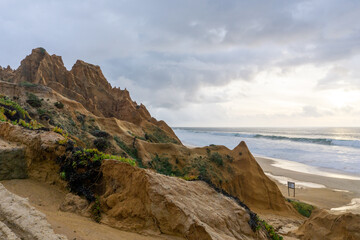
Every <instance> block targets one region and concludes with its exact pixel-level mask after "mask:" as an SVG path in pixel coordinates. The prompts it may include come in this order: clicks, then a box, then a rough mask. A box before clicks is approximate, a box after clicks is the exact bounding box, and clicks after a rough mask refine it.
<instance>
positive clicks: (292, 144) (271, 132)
mask: <svg viewBox="0 0 360 240" xmlns="http://www.w3.org/2000/svg"><path fill="white" fill-rule="evenodd" d="M173 129H174V131H175V133H176V135H177V136H178V137H179V138H180V140H181V141H182V142H183V143H184V144H185V145H190V146H200V147H202V146H208V145H210V144H216V145H224V146H226V147H228V148H230V149H233V148H234V147H236V146H237V145H238V144H239V143H240V142H241V141H245V142H246V144H247V146H248V147H249V149H250V151H251V153H252V154H253V155H254V156H262V157H268V158H273V159H280V160H287V161H291V162H296V163H301V164H305V165H307V166H312V167H314V168H313V169H317V170H321V171H327V172H336V173H347V174H351V175H356V176H360V128H188V127H187V128H185V127H175V128H173ZM310 173H311V172H310Z"/></svg>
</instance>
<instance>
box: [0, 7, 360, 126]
mask: <svg viewBox="0 0 360 240" xmlns="http://www.w3.org/2000/svg"><path fill="white" fill-rule="evenodd" d="M359 23H360V1H358V0H354V1H351V0H347V1H340V0H337V1H335V0H317V1H301V0H298V1H289V0H282V1H280V0H263V1H257V0H247V1H240V0H221V1H215V0H196V1H194V0H171V1H170V0H143V1H138V0H104V1H98V0H97V1H92V0H87V1H85V0H81V1H80V0H72V1H68V0H62V1H55V0H34V1H27V0H16V1H14V0H0V33H1V35H0V66H7V65H10V66H11V67H12V68H17V67H18V66H19V65H20V61H21V60H22V59H23V58H24V57H25V56H26V55H28V54H30V53H31V49H33V48H36V47H44V48H45V49H46V50H47V51H48V52H49V53H50V54H56V55H60V56H62V58H63V61H64V63H65V66H66V67H67V69H69V70H70V69H71V67H72V65H73V64H74V63H75V61H76V60H77V59H81V60H84V61H86V62H89V63H92V64H95V65H99V66H100V67H101V69H102V71H103V73H104V75H105V77H106V78H107V80H108V81H109V82H110V83H111V84H112V86H116V87H120V88H121V89H124V88H126V89H128V90H129V91H130V95H131V97H132V99H133V100H134V101H136V102H137V103H143V104H144V105H145V106H146V107H147V108H148V110H149V111H150V113H151V114H152V115H153V116H154V117H156V118H157V119H163V120H165V121H166V122H167V123H168V124H169V125H170V126H189V127H190V126H194V127H195V126H196V127H266V126H268V127H306V126H345V127H350V126H360V121H359V120H360V24H359Z"/></svg>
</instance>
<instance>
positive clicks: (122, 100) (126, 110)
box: [0, 48, 299, 239]
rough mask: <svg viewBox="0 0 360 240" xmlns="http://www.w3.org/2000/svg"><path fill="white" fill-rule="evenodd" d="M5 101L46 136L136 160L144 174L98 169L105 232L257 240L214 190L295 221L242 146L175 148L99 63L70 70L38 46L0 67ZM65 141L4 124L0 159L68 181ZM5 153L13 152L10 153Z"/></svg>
mask: <svg viewBox="0 0 360 240" xmlns="http://www.w3.org/2000/svg"><path fill="white" fill-rule="evenodd" d="M1 95H6V96H7V97H8V98H6V99H12V100H14V101H16V102H17V103H18V104H20V105H21V106H22V107H23V108H24V109H25V110H27V111H28V112H29V116H30V117H31V118H33V119H35V120H37V121H39V122H40V123H41V124H43V125H44V126H45V129H46V128H48V129H49V130H50V129H53V128H54V127H55V126H56V127H58V128H60V129H61V131H64V132H67V133H68V134H69V135H70V136H71V138H72V140H74V141H76V144H77V146H79V147H86V148H95V147H96V148H100V147H104V150H102V151H104V152H106V153H110V154H116V155H121V156H123V157H127V158H132V159H134V160H136V162H137V165H138V166H139V167H144V168H148V169H149V170H143V169H139V168H134V167H130V166H127V165H124V164H113V163H112V162H111V161H105V162H104V165H103V174H104V180H103V182H102V184H104V185H103V186H102V187H101V186H100V190H102V191H100V192H99V195H100V199H101V202H102V204H101V206H102V210H103V212H104V214H105V217H104V219H103V222H106V223H107V224H109V225H111V226H115V227H118V228H122V229H127V230H132V231H144V232H147V231H151V232H157V233H168V234H171V235H178V236H182V237H186V238H189V239H199V238H201V239H242V238H244V239H246V238H254V237H259V238H261V237H262V235H261V234H260V235H254V233H253V232H252V231H249V225H248V224H247V221H248V220H247V219H248V213H246V211H244V209H243V208H242V207H240V206H239V205H237V204H236V202H235V201H234V200H233V199H231V198H228V197H225V196H224V195H222V194H219V193H216V191H214V189H217V190H218V191H219V192H223V193H224V194H225V195H228V196H233V197H235V198H237V199H239V200H240V201H242V202H244V203H245V204H247V205H248V206H249V207H250V208H251V209H252V210H254V211H256V212H259V213H272V214H277V215H282V216H284V215H286V216H290V217H294V218H298V216H299V215H298V214H297V213H296V212H295V210H294V209H293V208H292V207H291V206H290V205H289V204H288V203H287V202H286V201H285V199H284V198H283V196H282V194H281V192H280V191H279V189H278V187H277V186H276V184H275V183H273V182H272V181H271V180H270V179H269V178H268V177H267V176H266V175H265V174H264V173H263V171H262V169H261V168H260V166H259V165H258V164H257V162H256V160H255V159H254V157H253V156H252V154H251V153H250V151H249V150H248V148H247V146H246V144H245V143H244V142H241V143H240V144H239V145H238V146H237V147H236V148H235V149H233V150H229V149H228V148H226V147H224V146H208V147H203V148H194V149H189V148H187V147H185V146H183V145H182V144H179V143H180V141H179V140H178V139H177V137H176V136H175V134H174V133H173V131H172V130H171V129H170V128H169V127H168V126H167V125H166V123H165V122H163V121H156V120H155V119H154V118H152V117H151V116H150V114H149V113H148V111H147V110H146V108H145V106H143V105H137V104H136V103H135V102H133V101H132V100H131V98H130V96H129V93H128V92H127V91H126V90H120V89H117V88H112V87H111V86H110V84H109V83H108V82H107V81H106V79H105V78H104V76H103V74H102V72H101V70H100V68H99V67H98V66H94V65H91V64H87V63H85V62H83V61H77V62H76V64H75V65H74V67H73V68H72V70H71V71H67V70H66V68H65V67H64V65H63V62H62V60H61V57H58V56H55V55H52V56H50V55H49V54H48V53H47V52H46V51H45V50H44V49H41V48H39V49H34V50H33V52H32V54H31V55H29V56H27V57H26V58H25V59H24V60H23V61H22V63H21V66H20V67H19V68H18V69H17V70H12V69H11V68H6V69H3V68H0V98H1V97H3V96H1ZM29 98H32V99H29ZM4 99H5V98H4ZM29 100H31V101H37V105H33V104H31V103H32V102H31V101H29ZM0 107H1V106H0ZM1 139H2V140H1ZM63 140H64V137H62V136H61V134H57V133H55V132H52V131H42V130H28V129H24V128H23V127H20V126H16V125H13V124H11V122H0V146H2V149H0V156H7V158H9V157H8V156H10V155H11V156H15V155H16V156H17V158H19V161H13V162H14V164H12V165H11V164H10V165H6V168H7V169H9V168H12V167H15V165H16V164H15V162H20V163H21V164H23V163H24V162H25V163H26V164H25V166H26V167H27V169H26V171H25V172H26V174H27V176H28V177H30V178H32V179H37V180H40V181H45V182H48V183H55V184H56V185H57V186H60V187H64V186H65V184H66V183H65V182H64V181H63V180H61V179H60V177H59V166H58V165H57V164H56V162H55V160H56V159H57V157H59V156H61V155H64V154H65V149H66V144H59V142H61V141H63ZM99 143H101V144H99ZM15 146H16V148H15ZM8 149H12V150H14V151H12V152H11V154H10V155H6V154H9V153H8ZM15 149H16V151H15ZM1 154H3V155H1ZM17 154H18V155H17ZM11 158H13V157H11ZM22 158H24V159H22ZM0 164H2V163H1V161H0ZM21 164H20V165H21ZM23 165H24V164H23ZM4 166H5V165H4ZM20 168H21V167H20ZM155 172H158V173H162V174H163V175H159V174H157V173H155ZM0 174H1V172H0ZM5 174H6V173H5ZM164 175H171V176H177V177H179V178H184V179H187V180H195V179H197V180H203V181H206V182H207V183H209V184H210V185H211V187H212V188H210V187H209V185H208V184H206V183H204V182H202V181H184V180H182V179H179V178H175V177H167V176H164ZM97 184H98V183H96V184H95V183H94V185H97ZM98 190H99V189H98ZM204 201H206V202H207V203H206V205H204ZM125 206H126V207H125ZM155 206H158V208H157V207H155ZM139 209H140V210H139ZM172 221H174V222H172Z"/></svg>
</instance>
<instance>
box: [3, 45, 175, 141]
mask: <svg viewBox="0 0 360 240" xmlns="http://www.w3.org/2000/svg"><path fill="white" fill-rule="evenodd" d="M1 76H3V77H2V78H3V80H7V81H11V82H15V83H22V82H29V83H32V84H41V85H44V86H48V87H51V88H52V89H54V90H56V91H57V92H59V93H60V94H62V95H64V96H66V97H68V98H70V99H72V100H75V101H78V102H80V103H81V104H82V105H84V107H85V108H87V109H88V110H89V111H90V112H92V113H93V114H95V115H97V116H99V117H108V118H110V117H116V118H118V119H121V120H125V121H128V122H132V123H134V124H136V125H142V126H143V127H145V128H151V126H156V127H157V128H158V129H161V131H164V132H165V133H166V134H167V135H169V136H170V137H171V138H173V139H174V140H175V141H176V142H178V143H180V140H179V139H178V138H177V137H176V135H175V133H174V132H173V131H172V129H171V128H170V127H169V126H168V125H167V124H166V123H165V122H163V121H160V122H158V121H157V120H156V119H155V118H152V117H151V115H150V113H149V112H148V111H147V109H146V107H145V106H144V105H142V104H140V105H138V104H137V103H136V102H134V101H132V100H131V98H130V94H129V92H128V91H127V90H126V89H125V90H120V88H112V87H111V85H110V84H109V83H108V81H107V80H106V79H105V77H104V75H103V74H102V71H101V69H100V67H99V66H95V65H92V64H89V63H86V62H83V61H81V60H78V61H77V62H76V63H75V65H74V66H73V67H72V69H71V71H68V70H67V69H66V68H65V66H64V63H63V61H62V59H61V57H60V56H56V55H51V56H50V55H49V54H48V53H47V52H46V51H45V49H43V48H37V49H33V50H32V53H31V54H30V55H29V56H27V57H26V58H25V59H24V60H22V61H21V65H20V67H19V68H18V69H17V70H15V71H12V70H11V69H8V70H1V71H0V77H1ZM0 80H1V79H0Z"/></svg>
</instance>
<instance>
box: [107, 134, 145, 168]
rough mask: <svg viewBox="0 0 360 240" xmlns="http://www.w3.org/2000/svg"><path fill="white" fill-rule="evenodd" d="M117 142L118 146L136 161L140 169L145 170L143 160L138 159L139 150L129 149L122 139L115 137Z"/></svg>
mask: <svg viewBox="0 0 360 240" xmlns="http://www.w3.org/2000/svg"><path fill="white" fill-rule="evenodd" d="M114 140H115V142H116V143H117V145H118V146H119V147H120V148H121V149H122V150H124V151H125V152H126V153H127V154H128V155H129V156H130V157H132V158H133V159H135V160H136V162H137V164H138V166H139V167H141V168H145V166H144V164H143V162H142V160H141V159H140V158H139V157H138V151H137V149H136V148H135V147H134V148H130V147H128V146H127V145H126V144H125V143H124V142H123V141H121V139H120V138H119V137H117V136H115V137H114Z"/></svg>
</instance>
